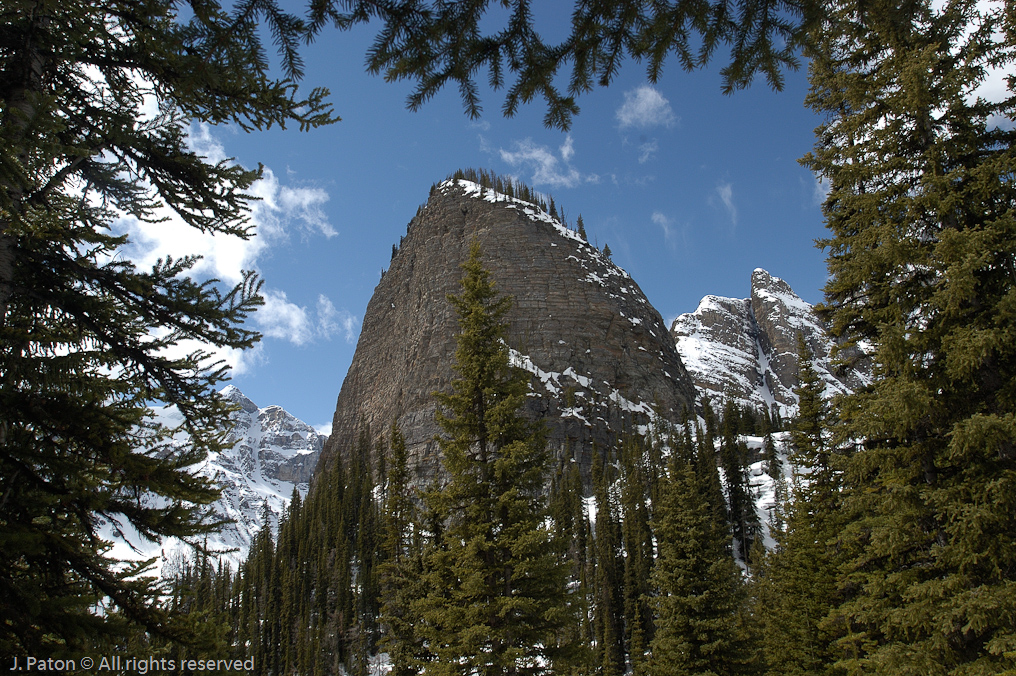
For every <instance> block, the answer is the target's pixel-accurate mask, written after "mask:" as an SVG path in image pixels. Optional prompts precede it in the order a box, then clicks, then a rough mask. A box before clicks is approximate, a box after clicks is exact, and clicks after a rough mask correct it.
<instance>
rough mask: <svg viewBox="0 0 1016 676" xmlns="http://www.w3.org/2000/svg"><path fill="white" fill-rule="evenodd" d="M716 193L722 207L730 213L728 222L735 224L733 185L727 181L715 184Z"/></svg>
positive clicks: (735, 211) (735, 212)
mask: <svg viewBox="0 0 1016 676" xmlns="http://www.w3.org/2000/svg"><path fill="white" fill-rule="evenodd" d="M716 194H717V195H718V196H719V198H720V201H721V202H722V203H723V207H724V208H725V209H726V210H727V213H728V214H729V215H730V222H731V223H733V224H734V225H737V206H736V205H735V204H734V186H732V185H731V184H729V183H725V182H722V181H721V182H720V184H719V185H717V186H716Z"/></svg>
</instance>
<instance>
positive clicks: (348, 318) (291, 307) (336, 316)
mask: <svg viewBox="0 0 1016 676" xmlns="http://www.w3.org/2000/svg"><path fill="white" fill-rule="evenodd" d="M264 298H265V304H264V305H263V306H262V307H261V308H259V309H258V312H257V315H256V317H255V319H256V321H257V325H258V329H259V330H260V331H261V332H262V333H264V334H265V335H266V336H269V337H271V338H278V339H281V340H288V341H289V342H291V343H293V344H294V345H305V344H307V343H312V342H315V341H317V340H329V339H331V338H332V336H334V335H336V334H342V335H343V336H344V337H345V339H346V342H353V341H354V340H355V339H356V327H357V326H358V324H359V321H358V320H357V318H356V317H354V316H353V315H351V314H350V313H349V312H346V311H345V310H337V309H336V308H335V306H334V305H333V304H332V301H331V300H329V298H328V297H327V296H325V295H324V294H321V295H319V296H318V302H317V308H316V311H314V312H312V311H310V310H308V309H307V308H306V307H304V306H300V305H297V304H296V303H293V302H291V301H290V300H289V298H288V297H287V296H286V292H285V291H279V290H277V289H270V290H268V291H266V292H265V294H264Z"/></svg>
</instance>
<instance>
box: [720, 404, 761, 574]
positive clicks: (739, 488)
mask: <svg viewBox="0 0 1016 676" xmlns="http://www.w3.org/2000/svg"><path fill="white" fill-rule="evenodd" d="M740 426H741V416H740V415H739V410H738V407H737V406H736V405H735V404H734V403H733V402H732V400H730V399H728V400H727V403H726V405H725V406H724V415H723V423H722V428H723V439H722V441H721V442H720V460H721V462H722V464H723V474H724V477H725V478H726V483H727V506H728V508H729V517H730V530H731V533H732V534H733V537H734V542H735V543H736V545H737V552H738V554H739V555H740V558H742V559H744V560H745V561H748V560H749V558H750V554H751V551H752V548H753V545H754V543H755V540H757V539H758V538H759V534H760V532H761V525H760V524H759V519H758V513H757V512H756V511H755V499H754V496H753V495H752V493H751V486H750V485H749V479H748V446H747V444H746V443H745V442H744V441H742V440H740V439H739V438H738V432H737V430H738V429H739V428H740Z"/></svg>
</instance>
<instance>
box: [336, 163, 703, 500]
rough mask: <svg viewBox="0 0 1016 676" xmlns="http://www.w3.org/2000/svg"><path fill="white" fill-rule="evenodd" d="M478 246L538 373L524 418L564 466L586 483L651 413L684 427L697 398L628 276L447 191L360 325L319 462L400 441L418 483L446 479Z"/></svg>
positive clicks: (533, 211) (479, 191) (567, 239)
mask: <svg viewBox="0 0 1016 676" xmlns="http://www.w3.org/2000/svg"><path fill="white" fill-rule="evenodd" d="M474 237H475V238H477V239H478V240H479V242H480V245H481V246H482V248H483V252H484V264H485V266H486V267H487V268H488V269H489V270H490V271H491V275H492V277H493V279H494V280H495V282H496V284H497V286H498V289H499V290H500V292H501V293H504V294H508V295H511V296H513V297H514V304H513V307H512V310H511V312H510V313H509V315H508V321H509V325H510V329H509V338H508V343H509V346H510V347H511V348H512V349H513V350H514V351H515V358H516V361H517V363H518V364H519V365H521V366H523V367H524V368H526V369H528V370H529V371H530V372H531V373H533V379H532V392H531V394H532V396H531V397H530V399H529V402H528V409H529V413H530V414H531V415H532V416H533V417H534V418H539V419H542V420H545V421H546V423H547V428H548V439H549V443H550V445H551V447H552V448H554V449H556V451H557V452H558V453H559V457H561V458H562V459H566V458H569V457H574V458H575V459H576V460H577V461H578V462H579V463H580V465H581V468H582V469H583V471H584V473H585V474H586V475H587V476H588V470H589V466H590V463H591V448H592V446H593V444H594V443H595V444H600V445H603V444H608V443H611V442H613V440H614V439H615V438H616V435H617V434H619V433H620V432H621V431H622V430H623V428H624V427H625V426H635V425H645V424H647V423H648V422H649V419H650V418H652V417H653V416H654V415H658V416H661V417H662V418H664V419H668V420H672V421H679V420H680V418H681V415H682V413H683V411H684V409H685V407H692V406H693V405H694V397H695V392H694V387H693V385H692V381H691V378H690V377H689V376H688V374H687V372H686V371H685V369H684V366H683V365H682V364H681V359H680V357H679V356H678V354H677V351H676V349H675V347H674V342H673V340H672V338H671V337H670V335H669V333H668V332H667V329H666V326H665V324H664V322H663V320H662V318H661V317H660V314H659V313H658V312H657V311H656V310H655V309H654V308H653V307H652V306H651V305H650V304H649V302H648V301H647V300H646V298H645V296H644V295H643V293H642V291H641V290H640V289H639V287H638V285H637V284H636V283H635V282H634V281H633V280H632V279H631V277H630V276H629V275H628V274H627V273H626V272H624V271H623V270H621V269H620V268H618V267H617V266H615V265H614V264H613V263H611V262H610V261H609V259H608V258H607V257H605V256H604V255H603V254H602V253H601V252H600V251H598V250H597V249H596V248H594V247H592V246H590V245H589V244H588V243H587V242H585V241H584V240H583V239H582V238H581V237H579V235H578V234H577V233H575V232H573V231H571V230H569V229H567V228H565V227H564V226H562V225H561V224H560V223H558V222H557V221H556V220H555V219H552V218H551V217H550V216H548V215H547V214H546V213H543V212H542V211H540V210H539V209H538V208H537V207H535V206H533V205H532V204H529V203H526V202H522V201H520V200H515V199H512V198H509V197H506V196H505V195H501V194H498V193H495V192H494V191H493V190H489V189H483V188H480V186H478V185H477V184H475V183H471V182H468V181H463V180H459V181H446V182H445V183H442V184H441V185H440V186H438V187H437V188H436V189H435V190H434V191H432V194H431V197H430V200H429V201H428V202H427V204H426V206H425V207H424V208H423V209H421V211H420V212H419V214H418V215H417V217H416V218H414V219H413V220H412V221H411V222H410V224H409V229H408V233H407V235H406V237H405V238H404V240H403V242H402V245H401V248H400V249H399V251H398V252H397V253H396V255H395V256H394V258H393V259H392V263H391V267H390V269H389V270H388V271H387V273H386V274H384V275H383V276H382V279H381V281H380V283H379V284H378V286H377V288H376V289H375V291H374V295H373V297H372V298H371V300H370V303H369V304H368V306H367V310H366V312H365V314H364V319H363V325H362V330H361V332H360V340H359V343H358V344H357V347H356V353H355V355H354V357H353V361H352V364H351V366H350V368H349V372H348V373H347V375H346V378H345V381H344V382H343V384H342V390H341V392H340V394H339V398H338V402H337V405H336V411H335V416H334V418H333V422H332V435H331V437H330V439H329V441H328V443H327V444H326V446H325V450H324V452H323V455H322V458H323V463H327V462H329V461H330V460H331V458H333V457H335V455H336V454H338V455H340V456H342V455H344V454H345V453H347V452H348V450H349V449H350V448H352V447H353V445H354V444H355V443H356V440H357V438H358V436H359V434H360V431H361V430H362V429H365V428H367V427H369V430H370V433H371V435H372V436H373V437H375V438H376V437H377V436H378V435H379V434H381V433H385V434H386V433H387V431H388V428H389V427H390V425H391V423H392V421H393V420H396V421H398V424H399V425H400V427H401V429H402V431H403V434H404V435H405V436H406V441H407V446H408V450H409V456H410V464H411V466H412V468H413V469H414V471H415V476H416V479H417V481H418V482H420V483H426V482H429V481H430V480H432V479H433V478H435V477H436V476H438V474H439V473H440V472H441V464H440V451H439V448H438V445H437V443H436V441H435V437H436V436H437V435H438V434H439V433H440V430H439V428H438V427H437V425H436V423H435V420H434V413H435V407H436V402H435V399H434V397H433V396H432V393H433V392H435V391H438V390H446V389H447V388H448V386H449V383H450V382H451V379H452V376H453V372H452V368H451V367H452V364H453V362H454V358H455V347H456V342H455V333H456V331H457V322H456V317H455V313H454V311H453V308H452V306H451V304H450V303H449V302H448V300H447V295H448V294H450V293H458V291H459V280H460V279H461V277H462V271H461V269H460V268H459V265H460V263H461V262H462V261H463V260H465V258H466V257H467V255H468V251H469V245H470V242H471V240H472V239H473V238H474Z"/></svg>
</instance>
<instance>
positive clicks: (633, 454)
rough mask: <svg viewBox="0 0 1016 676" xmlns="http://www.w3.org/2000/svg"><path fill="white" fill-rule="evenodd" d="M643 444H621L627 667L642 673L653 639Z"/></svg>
mask: <svg viewBox="0 0 1016 676" xmlns="http://www.w3.org/2000/svg"><path fill="white" fill-rule="evenodd" d="M645 446H646V442H645V440H644V439H643V438H642V437H641V436H638V435H635V434H631V433H628V434H626V435H624V437H623V438H622V441H621V468H622V479H621V512H622V519H623V520H622V522H621V538H622V544H623V547H624V553H625V555H624V617H625V628H626V632H625V633H626V636H625V641H626V644H627V650H626V652H627V653H628V663H629V665H630V667H631V670H632V671H633V672H635V673H637V674H640V673H643V667H644V660H645V655H646V653H647V652H648V648H649V642H650V641H651V640H652V636H653V619H652V611H651V609H650V607H649V604H648V596H649V591H650V590H649V575H650V571H651V569H652V565H653V535H652V532H651V530H650V527H649V508H648V506H647V498H648V494H647V492H648V489H649V482H648V480H647V477H646V474H647V472H646V468H645V461H646V448H645Z"/></svg>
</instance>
